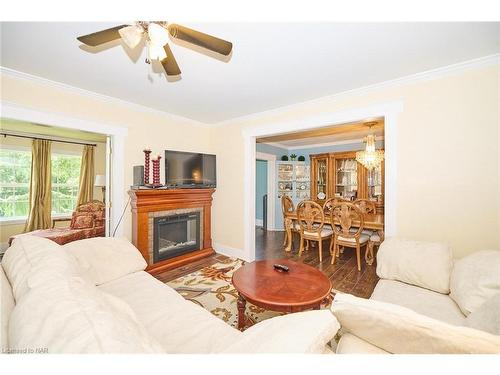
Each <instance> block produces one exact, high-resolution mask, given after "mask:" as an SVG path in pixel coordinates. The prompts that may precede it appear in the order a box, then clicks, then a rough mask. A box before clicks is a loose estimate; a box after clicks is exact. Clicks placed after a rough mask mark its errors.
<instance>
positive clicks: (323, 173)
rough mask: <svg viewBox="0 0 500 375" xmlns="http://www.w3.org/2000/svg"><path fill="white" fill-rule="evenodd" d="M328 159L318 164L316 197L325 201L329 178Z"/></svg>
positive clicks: (319, 161) (319, 160) (320, 160)
mask: <svg viewBox="0 0 500 375" xmlns="http://www.w3.org/2000/svg"><path fill="white" fill-rule="evenodd" d="M327 160H328V159H326V158H324V159H318V160H317V162H316V171H315V172H316V181H315V184H316V197H314V198H318V199H325V198H326V195H327V191H326V184H327V178H328V163H327Z"/></svg>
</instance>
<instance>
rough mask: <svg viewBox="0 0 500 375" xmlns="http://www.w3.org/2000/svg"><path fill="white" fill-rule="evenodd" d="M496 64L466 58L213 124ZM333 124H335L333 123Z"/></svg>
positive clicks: (498, 57) (496, 58)
mask: <svg viewBox="0 0 500 375" xmlns="http://www.w3.org/2000/svg"><path fill="white" fill-rule="evenodd" d="M496 64H500V53H496V54H493V55H489V56H484V57H480V58H477V59H472V60H466V61H462V62H460V63H457V64H452V65H446V66H442V67H439V68H435V69H431V70H427V71H424V72H420V73H416V74H411V75H408V76H403V77H400V78H396V79H392V80H389V81H382V82H379V83H375V84H373V85H368V86H363V87H359V88H355V89H352V90H347V91H342V92H339V93H336V94H332V95H327V96H322V97H320V98H315V99H311V100H306V101H303V102H299V103H292V104H289V105H286V106H282V107H278V108H273V109H270V110H267V111H262V112H257V113H252V114H249V115H245V116H239V117H234V118H231V119H227V120H224V121H220V122H218V123H216V124H213V125H212V126H225V125H235V124H241V123H245V122H247V121H254V120H258V119H259V118H262V117H266V116H274V115H276V114H279V113H281V112H286V111H288V110H290V109H293V108H294V107H297V106H306V105H307V106H313V105H315V104H319V103H321V102H323V101H331V100H341V99H345V98H348V97H352V96H361V95H366V94H369V93H371V92H373V91H377V90H382V89H389V88H395V87H400V86H404V85H408V84H414V83H419V82H425V81H430V80H434V79H439V78H443V77H447V76H450V75H453V74H458V73H463V72H466V71H469V70H474V69H479V68H486V67H489V66H492V65H496ZM331 125H333V124H331Z"/></svg>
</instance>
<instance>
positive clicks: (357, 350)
mask: <svg viewBox="0 0 500 375" xmlns="http://www.w3.org/2000/svg"><path fill="white" fill-rule="evenodd" d="M335 353H337V354H389V353H388V352H386V351H385V350H383V349H380V348H379V347H377V346H375V345H372V344H370V343H369V342H367V341H365V340H361V339H360V338H359V337H357V336H354V335H352V334H350V333H344V334H343V335H342V337H341V338H340V341H339V343H338V345H337V350H336V351H335Z"/></svg>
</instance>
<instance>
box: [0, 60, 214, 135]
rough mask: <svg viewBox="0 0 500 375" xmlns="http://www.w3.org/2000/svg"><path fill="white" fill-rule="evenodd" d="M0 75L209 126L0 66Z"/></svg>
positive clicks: (196, 124) (201, 123) (201, 124)
mask: <svg viewBox="0 0 500 375" xmlns="http://www.w3.org/2000/svg"><path fill="white" fill-rule="evenodd" d="M0 73H1V74H2V75H4V76H6V77H10V78H16V79H22V80H25V81H29V82H33V83H36V84H39V85H45V86H50V87H54V88H56V89H59V90H62V91H65V92H68V93H70V94H76V95H80V96H84V97H87V98H91V99H94V100H97V101H100V102H104V103H109V104H114V105H119V106H124V107H128V108H132V109H135V110H137V111H141V112H146V113H152V114H156V115H160V116H164V117H168V118H169V119H170V120H174V121H176V120H177V121H183V122H186V123H188V124H190V125H194V126H201V127H207V126H210V124H206V123H203V122H200V121H196V120H193V119H190V118H188V117H184V116H179V115H175V114H173V113H170V112H165V111H161V110H159V109H154V108H151V107H148V106H145V105H142V104H137V103H133V102H129V101H127V100H123V99H119V98H116V97H113V96H108V95H104V94H99V93H97V92H95V91H90V90H85V89H82V88H79V87H76V86H71V85H68V84H66V83H62V82H57V81H53V80H50V79H47V78H43V77H40V76H35V75H32V74H29V73H24V72H21V71H18V70H14V69H10V68H6V67H4V66H0Z"/></svg>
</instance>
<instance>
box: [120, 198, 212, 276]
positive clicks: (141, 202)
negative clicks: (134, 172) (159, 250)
mask: <svg viewBox="0 0 500 375" xmlns="http://www.w3.org/2000/svg"><path fill="white" fill-rule="evenodd" d="M214 191H215V189H141V190H135V189H134V190H130V191H129V195H130V197H131V207H132V242H133V244H134V245H135V246H136V247H137V248H138V249H139V251H140V252H141V254H142V256H143V257H144V259H145V260H146V262H147V263H148V267H147V268H146V271H148V272H150V273H153V274H154V273H159V272H162V271H165V270H168V269H172V268H176V267H179V266H182V265H184V264H187V263H189V262H193V261H195V260H198V259H201V258H204V257H207V256H210V255H212V254H214V249H213V248H212V233H211V232H212V231H211V216H212V215H211V210H212V194H213V193H214ZM186 208H203V219H201V220H202V221H203V238H202V240H201V249H200V250H197V251H193V252H191V253H188V254H184V255H180V256H178V257H176V258H172V259H167V260H164V261H161V262H158V263H153V259H151V257H150V248H149V247H150V233H149V230H150V226H149V216H150V213H154V212H160V211H169V210H176V209H186Z"/></svg>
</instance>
